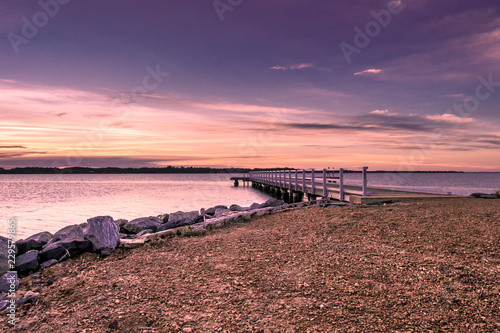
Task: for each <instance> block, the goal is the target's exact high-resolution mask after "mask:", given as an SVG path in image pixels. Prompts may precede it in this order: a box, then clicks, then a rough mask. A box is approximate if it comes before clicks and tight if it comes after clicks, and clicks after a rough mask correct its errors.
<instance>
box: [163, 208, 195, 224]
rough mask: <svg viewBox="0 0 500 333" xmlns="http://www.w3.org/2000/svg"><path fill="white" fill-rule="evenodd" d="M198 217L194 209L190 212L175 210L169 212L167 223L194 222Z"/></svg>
mask: <svg viewBox="0 0 500 333" xmlns="http://www.w3.org/2000/svg"><path fill="white" fill-rule="evenodd" d="M199 217H200V214H198V212H197V211H195V210H194V211H191V212H175V213H172V214H170V217H169V219H168V223H173V224H184V225H187V224H192V223H195V222H196V221H197V220H198V218H199Z"/></svg>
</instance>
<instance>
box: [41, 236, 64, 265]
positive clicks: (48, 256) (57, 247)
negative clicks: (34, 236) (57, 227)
mask: <svg viewBox="0 0 500 333" xmlns="http://www.w3.org/2000/svg"><path fill="white" fill-rule="evenodd" d="M66 252H67V250H66V247H65V246H64V245H63V244H62V242H60V241H59V242H55V243H50V244H47V245H45V246H44V248H43V249H42V251H40V252H39V253H38V256H39V257H40V261H42V262H45V261H49V260H52V259H55V260H57V261H59V260H60V259H61V258H62V257H63V256H64V255H65V254H66Z"/></svg>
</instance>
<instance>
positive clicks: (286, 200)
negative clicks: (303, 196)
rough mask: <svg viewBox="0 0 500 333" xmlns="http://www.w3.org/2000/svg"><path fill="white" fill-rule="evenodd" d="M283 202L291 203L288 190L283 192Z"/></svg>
mask: <svg viewBox="0 0 500 333" xmlns="http://www.w3.org/2000/svg"><path fill="white" fill-rule="evenodd" d="M283 201H284V202H286V203H290V195H289V193H288V191H287V190H284V191H283Z"/></svg>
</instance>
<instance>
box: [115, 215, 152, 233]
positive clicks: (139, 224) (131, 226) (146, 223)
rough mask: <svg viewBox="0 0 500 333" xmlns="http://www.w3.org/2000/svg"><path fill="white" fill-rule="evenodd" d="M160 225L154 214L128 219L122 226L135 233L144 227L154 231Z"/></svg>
mask: <svg viewBox="0 0 500 333" xmlns="http://www.w3.org/2000/svg"><path fill="white" fill-rule="evenodd" d="M159 227H160V219H158V217H156V216H149V217H140V218H138V219H135V220H132V221H129V222H128V223H127V224H125V225H124V226H123V228H124V229H125V230H127V231H128V232H129V233H134V234H137V233H139V232H141V231H142V230H145V229H151V230H153V232H156V231H157V230H158V228H159Z"/></svg>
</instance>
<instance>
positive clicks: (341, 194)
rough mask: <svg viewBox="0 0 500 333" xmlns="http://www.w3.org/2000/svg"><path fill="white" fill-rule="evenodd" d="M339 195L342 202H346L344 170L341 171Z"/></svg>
mask: <svg viewBox="0 0 500 333" xmlns="http://www.w3.org/2000/svg"><path fill="white" fill-rule="evenodd" d="M339 194H340V198H339V199H340V201H344V169H342V168H340V169H339Z"/></svg>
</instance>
